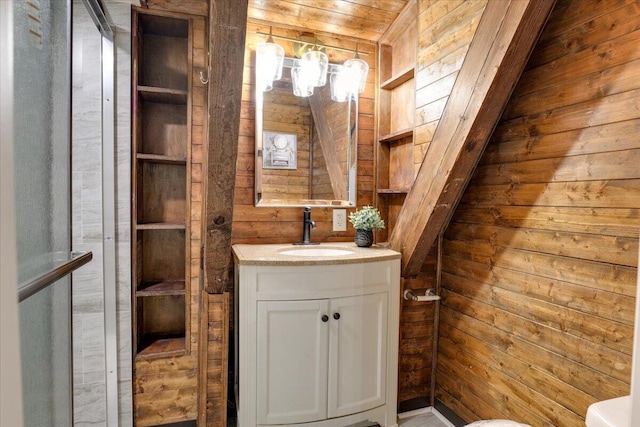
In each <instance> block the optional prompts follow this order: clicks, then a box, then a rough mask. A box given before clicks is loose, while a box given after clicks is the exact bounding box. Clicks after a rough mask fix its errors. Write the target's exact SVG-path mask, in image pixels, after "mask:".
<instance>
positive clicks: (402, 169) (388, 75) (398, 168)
mask: <svg viewBox="0 0 640 427" xmlns="http://www.w3.org/2000/svg"><path fill="white" fill-rule="evenodd" d="M416 17H417V4H416V2H415V1H414V0H412V1H410V2H409V3H408V4H407V6H406V7H405V9H404V10H403V11H402V13H401V14H400V15H399V16H398V18H397V19H396V20H395V21H394V23H393V24H392V25H391V27H390V28H389V30H388V31H387V32H386V33H385V34H384V36H383V37H382V38H381V40H380V42H379V46H378V47H379V64H378V73H379V74H378V81H379V82H380V86H379V103H378V138H377V141H378V144H377V147H376V150H377V158H376V162H377V175H376V176H377V180H376V194H377V198H376V204H377V207H378V209H380V212H381V213H382V216H383V218H384V219H385V222H386V224H387V227H386V228H385V229H384V230H380V231H378V232H377V233H376V238H377V240H378V241H379V242H381V241H386V240H387V239H388V237H389V235H390V233H391V231H392V230H393V226H394V224H395V220H396V218H397V215H398V213H399V211H400V208H401V207H402V204H403V203H404V199H405V196H406V194H407V193H408V192H409V190H410V188H411V185H412V184H413V180H414V171H413V164H414V161H413V137H414V135H413V134H414V115H415V95H416V94H415V82H414V75H415V65H416V45H417V43H416V41H417V21H416Z"/></svg>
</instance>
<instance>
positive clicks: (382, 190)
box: [378, 188, 409, 194]
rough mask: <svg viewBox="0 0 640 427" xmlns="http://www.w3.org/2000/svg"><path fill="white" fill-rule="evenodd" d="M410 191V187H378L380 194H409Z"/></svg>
mask: <svg viewBox="0 0 640 427" xmlns="http://www.w3.org/2000/svg"><path fill="white" fill-rule="evenodd" d="M408 192H409V189H408V188H407V189H401V188H378V194H407V193H408Z"/></svg>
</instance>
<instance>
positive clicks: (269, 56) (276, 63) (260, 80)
mask: <svg viewBox="0 0 640 427" xmlns="http://www.w3.org/2000/svg"><path fill="white" fill-rule="evenodd" d="M283 64H284V49H283V48H282V46H280V45H278V44H276V43H275V42H274V41H273V37H272V36H271V29H269V37H268V38H267V41H266V42H264V43H260V44H259V45H258V46H256V85H258V87H259V88H260V89H261V90H262V91H268V90H271V89H273V82H274V80H280V79H281V78H282V65H283Z"/></svg>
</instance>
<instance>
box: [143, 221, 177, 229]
mask: <svg viewBox="0 0 640 427" xmlns="http://www.w3.org/2000/svg"><path fill="white" fill-rule="evenodd" d="M186 229H187V226H186V225H185V224H180V223H173V222H153V223H143V224H136V230H186Z"/></svg>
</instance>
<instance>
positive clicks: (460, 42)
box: [413, 0, 487, 174]
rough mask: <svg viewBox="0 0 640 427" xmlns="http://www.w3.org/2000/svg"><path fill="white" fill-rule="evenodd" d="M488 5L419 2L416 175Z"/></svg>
mask: <svg viewBox="0 0 640 427" xmlns="http://www.w3.org/2000/svg"><path fill="white" fill-rule="evenodd" d="M486 5H487V0H445V1H435V2H433V1H419V2H418V13H419V20H418V53H417V57H418V58H417V68H416V77H415V80H416V104H415V105H416V115H415V132H414V134H415V136H414V150H413V155H414V159H413V164H414V174H417V173H418V170H419V169H420V165H421V164H422V161H423V159H424V156H425V155H426V154H427V151H428V150H429V145H430V143H431V140H432V139H433V134H434V132H435V130H436V127H437V126H438V123H439V120H440V117H441V116H442V112H443V111H444V107H445V105H446V103H447V101H448V99H449V95H450V94H451V90H452V89H453V84H454V83H455V80H456V77H457V76H458V71H459V70H460V67H461V66H462V62H463V61H464V58H465V57H466V55H467V50H468V49H469V44H470V43H471V40H472V39H473V36H474V35H475V32H476V28H477V27H478V22H480V18H481V17H482V12H483V11H484V8H485V6H486Z"/></svg>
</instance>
